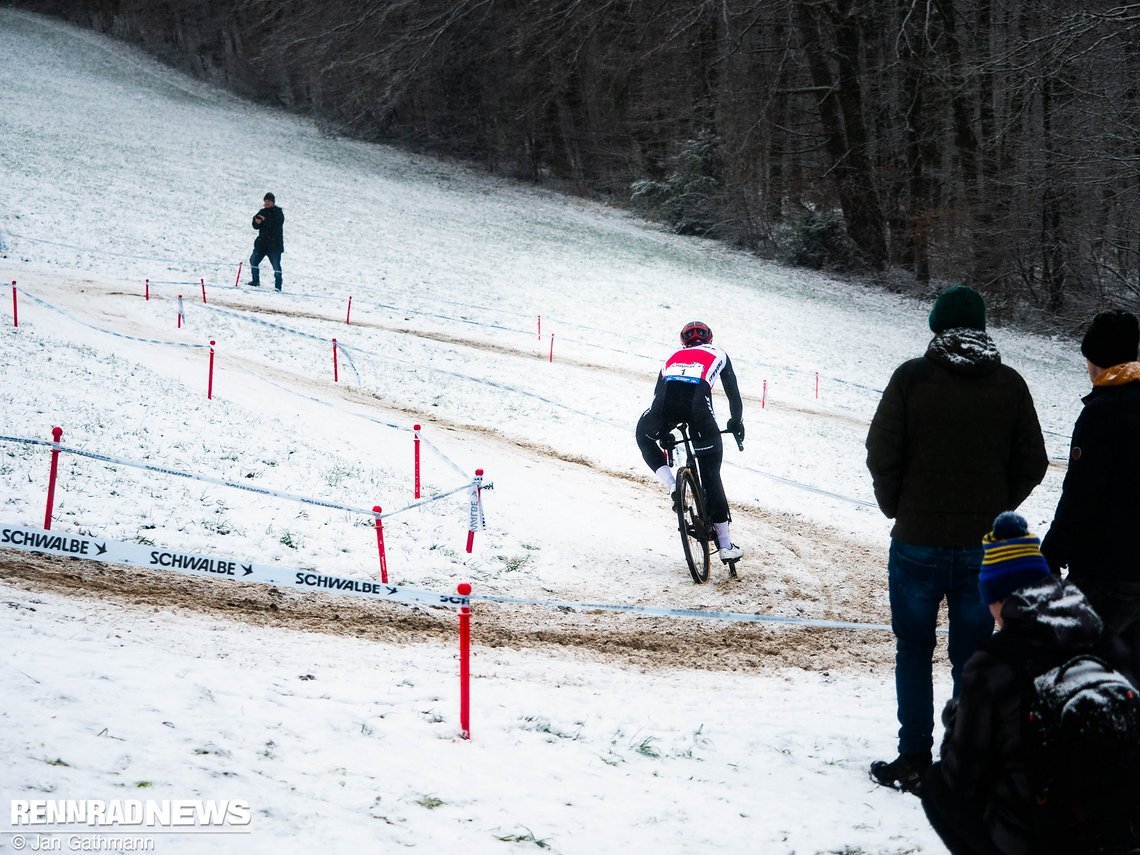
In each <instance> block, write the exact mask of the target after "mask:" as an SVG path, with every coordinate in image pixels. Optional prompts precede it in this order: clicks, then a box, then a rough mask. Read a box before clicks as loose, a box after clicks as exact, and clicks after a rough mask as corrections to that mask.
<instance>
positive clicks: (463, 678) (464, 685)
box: [455, 582, 471, 739]
mask: <svg viewBox="0 0 1140 855" xmlns="http://www.w3.org/2000/svg"><path fill="white" fill-rule="evenodd" d="M455 592H456V593H457V594H459V596H461V597H469V596H471V583H470V582H460V583H459V584H458V585H456V586H455ZM459 738H460V739H470V738H471V607H470V606H460V607H459Z"/></svg>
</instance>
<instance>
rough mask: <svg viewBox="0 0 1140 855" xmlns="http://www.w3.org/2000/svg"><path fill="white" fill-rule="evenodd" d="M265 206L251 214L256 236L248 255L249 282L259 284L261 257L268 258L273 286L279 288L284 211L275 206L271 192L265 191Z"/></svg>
mask: <svg viewBox="0 0 1140 855" xmlns="http://www.w3.org/2000/svg"><path fill="white" fill-rule="evenodd" d="M262 201H263V202H264V203H265V207H264V208H262V209H261V210H260V211H258V212H257V213H256V214H254V215H253V227H254V228H255V229H256V230H257V238H256V239H255V240H254V241H253V253H252V254H251V255H250V256H249V275H250V282H249V284H250V285H251V286H252V287H254V288H256V287H258V286H259V285H260V284H261V268H260V266H259V265H260V264H261V261H262V259H265V258H268V259H269V263H270V264H271V265H273V287H274V288H276V289H277V290H278V291H280V290H281V255H282V254H283V253H284V252H285V234H284V233H285V212H284V211H282V210H281V209H280V208H278V207H277V200H276V199H275V198H274V197H273V194H272V193H266V194H265V198H264V199H263V200H262Z"/></svg>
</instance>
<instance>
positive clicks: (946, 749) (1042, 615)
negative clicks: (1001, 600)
mask: <svg viewBox="0 0 1140 855" xmlns="http://www.w3.org/2000/svg"><path fill="white" fill-rule="evenodd" d="M1001 616H1002V621H1003V624H1004V626H1003V628H1002V630H1001V631H1000V632H998V633H996V634H995V635H994V636H993V637H992V638H990V639H989V640H987V641H986V642H985V643H983V644H982V645H981V646H980V647H979V648H978V650H977V652H975V653H974V655H973V656H972V657H971V658H970V659H969V660H968V661H967V662H966V665H965V667H964V668H963V669H962V677H961V679H960V681H959V690H958V701H957V712H956V714H955V715H954V716H953V721H952V726H951V727H949V728H948V729H947V731H946V736H945V739H944V740H943V742H942V762H941V763H940V764H939V765H938V766H936V767H935V769H934V770H932V773H934V772H935V771H937V770H940V771H941V773H942V775H943V777H944V779H945V781H946V784H947V786H948V787H949V788H950V790H951V791H953V792H954V794H955V795H956V796H957V797H958V798H959V799H960V800H961V801H963V802H966V803H968V804H972V805H973V806H974V807H975V808H976V809H977V810H978V812H979V814H980V815H981V817H982V820H983V823H984V825H985V827H986V830H987V831H988V832H989V835H990V837H991V839H992V840H993V842H994V844H995V845H996V846H997V847H998V849H999V850H1000V851H1002V852H1005V853H1019V855H1020V854H1021V853H1024V855H1030V853H1034V852H1035V851H1037V850H1035V848H1034V846H1033V845H1032V840H1031V834H1032V832H1031V810H1032V801H1033V797H1034V793H1033V790H1032V786H1031V783H1030V778H1029V771H1028V758H1027V756H1026V751H1027V748H1026V746H1025V743H1024V739H1023V737H1022V731H1021V724H1022V716H1023V711H1022V704H1023V702H1024V698H1025V686H1026V681H1027V680H1028V679H1029V678H1030V677H1032V676H1036V675H1037V674H1042V673H1044V672H1045V671H1047V670H1049V669H1050V668H1053V667H1055V666H1057V665H1060V664H1061V663H1063V662H1065V661H1066V660H1068V659H1069V658H1071V657H1072V656H1074V655H1075V654H1077V653H1080V652H1093V653H1096V654H1100V655H1106V653H1107V651H1106V649H1105V647H1104V645H1105V644H1106V643H1107V642H1105V641H1103V640H1102V629H1103V627H1102V624H1101V620H1100V618H1099V617H1098V616H1097V614H1096V612H1094V611H1093V610H1092V607H1091V606H1090V605H1089V603H1088V600H1086V599H1085V597H1084V595H1083V594H1082V593H1081V592H1080V590H1079V589H1078V588H1077V587H1076V586H1074V585H1072V584H1070V583H1068V582H1062V581H1061V580H1059V579H1057V578H1056V577H1053V576H1046V577H1045V578H1043V579H1042V580H1041V581H1039V582H1036V583H1034V584H1032V585H1027V586H1025V587H1024V588H1021V589H1019V590H1017V591H1014V593H1013V594H1011V595H1010V596H1009V598H1008V599H1007V600H1006V601H1005V604H1004V605H1003V607H1002V612H1001ZM1108 658H1110V659H1111V658H1114V657H1112V656H1111V655H1110V656H1108ZM953 703H954V702H953V701H952V702H951V704H953ZM944 718H946V716H945V715H944Z"/></svg>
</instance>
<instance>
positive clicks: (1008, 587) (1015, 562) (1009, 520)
mask: <svg viewBox="0 0 1140 855" xmlns="http://www.w3.org/2000/svg"><path fill="white" fill-rule="evenodd" d="M982 549H983V550H984V556H983V558H982V570H981V572H980V573H979V574H978V591H979V593H980V594H981V596H982V603H983V604H984V605H987V606H988V605H989V604H990V603H995V602H997V601H998V600H1003V599H1005V598H1006V597H1008V596H1009V595H1010V594H1012V593H1013V592H1014V591H1016V590H1017V589H1018V588H1022V587H1025V586H1026V585H1028V584H1030V583H1031V582H1036V581H1037V580H1038V579H1041V578H1043V577H1045V576H1048V575H1049V572H1050V571H1049V564H1048V562H1047V561H1046V560H1045V558H1044V556H1043V555H1042V554H1041V541H1040V540H1039V539H1038V538H1036V537H1034V536H1033V535H1031V534H1029V524H1028V523H1027V522H1026V521H1025V517H1023V516H1021V515H1020V514H1016V513H1014V512H1013V511H1006V512H1005V513H1002V514H998V517H997V519H995V520H994V530H993V531H991V532H990V533H989V534H987V535H986V536H985V537H983V538H982Z"/></svg>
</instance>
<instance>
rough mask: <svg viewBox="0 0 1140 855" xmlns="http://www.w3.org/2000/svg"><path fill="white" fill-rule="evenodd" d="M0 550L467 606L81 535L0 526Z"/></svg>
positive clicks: (463, 600) (413, 592)
mask: <svg viewBox="0 0 1140 855" xmlns="http://www.w3.org/2000/svg"><path fill="white" fill-rule="evenodd" d="M0 548H10V549H21V550H24V551H25V552H42V553H45V554H47V555H61V556H63V557H65V558H86V559H90V560H92V561H102V562H104V563H106V564H130V565H134V566H137V567H147V568H150V569H152V570H174V571H175V572H178V573H184V574H186V575H188V576H200V577H203V578H206V579H228V580H231V581H236V582H259V583H262V584H268V585H277V586H279V587H283V588H292V589H294V590H300V591H323V592H326V593H330V594H354V595H356V596H360V597H366V598H368V599H371V600H387V601H389V602H393V603H409V604H413V605H421V606H448V607H451V608H458V607H461V606H466V605H469V601H468V598H467V597H462V596H459V595H454V596H453V595H450V594H437V593H435V592H434V591H424V590H421V589H418V588H403V587H400V586H399V585H387V584H384V583H382V582H373V581H371V580H369V579H350V578H348V577H346V576H330V575H328V574H326V573H319V572H317V571H316V570H300V569H297V568H292V567H275V566H273V565H269V564H255V563H253V562H252V561H249V562H246V561H241V560H239V559H236V558H229V557H221V556H218V555H200V554H195V553H190V552H175V551H173V550H169V549H163V548H161V547H157V546H146V545H143V544H139V543H123V542H121V541H117V540H106V539H104V538H101V537H91V536H90V535H83V534H60V533H57V532H54V531H44V530H43V529H38V528H25V527H23V526H16V525H0Z"/></svg>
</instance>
